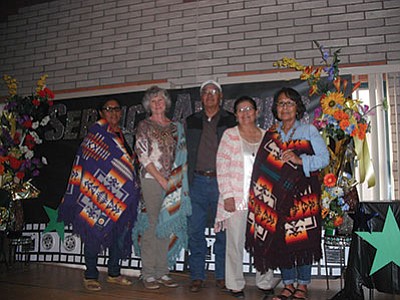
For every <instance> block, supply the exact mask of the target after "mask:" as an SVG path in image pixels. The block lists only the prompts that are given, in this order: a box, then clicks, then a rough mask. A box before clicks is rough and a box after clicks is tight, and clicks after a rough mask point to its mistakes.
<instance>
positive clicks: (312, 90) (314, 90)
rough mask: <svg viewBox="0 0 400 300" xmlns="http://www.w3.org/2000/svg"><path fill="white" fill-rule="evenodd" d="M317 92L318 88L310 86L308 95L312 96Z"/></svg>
mask: <svg viewBox="0 0 400 300" xmlns="http://www.w3.org/2000/svg"><path fill="white" fill-rule="evenodd" d="M317 92H318V86H317V85H316V84H314V85H312V86H310V90H309V91H308V95H309V96H312V95H314V94H316V93H317Z"/></svg>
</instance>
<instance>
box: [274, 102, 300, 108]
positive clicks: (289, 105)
mask: <svg viewBox="0 0 400 300" xmlns="http://www.w3.org/2000/svg"><path fill="white" fill-rule="evenodd" d="M276 106H278V107H285V106H287V107H293V106H296V102H294V101H279V102H278V103H277V104H276Z"/></svg>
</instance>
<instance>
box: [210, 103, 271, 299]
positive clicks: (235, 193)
mask: <svg viewBox="0 0 400 300" xmlns="http://www.w3.org/2000/svg"><path fill="white" fill-rule="evenodd" d="M234 113H235V115H236V118H237V121H238V125H237V126H235V127H233V128H229V129H227V130H226V131H225V132H224V135H223V136H222V139H221V143H220V145H219V148H218V152H217V179H218V188H219V192H220V198H219V202H218V209H217V216H216V219H215V228H214V229H215V231H216V232H219V231H220V230H226V262H225V264H226V265H225V274H226V275H225V276H226V278H225V284H226V287H227V288H228V289H229V290H230V291H231V294H232V296H234V297H237V298H244V292H243V289H244V287H245V279H244V276H243V264H241V263H238V262H243V253H244V245H245V239H246V220H247V207H248V195H249V187H250V180H251V174H252V170H253V163H254V158H255V156H256V154H257V150H258V148H259V146H260V143H261V141H262V138H263V135H264V130H262V129H260V128H259V127H257V125H256V120H257V114H258V111H257V105H256V102H255V101H254V100H253V99H252V98H251V97H248V96H243V97H240V98H238V99H237V100H236V101H235V104H234ZM272 279H273V272H272V270H269V271H268V272H267V273H265V274H260V273H259V272H257V273H256V284H257V287H258V288H259V289H261V290H262V291H264V293H265V294H266V295H269V294H273V287H272Z"/></svg>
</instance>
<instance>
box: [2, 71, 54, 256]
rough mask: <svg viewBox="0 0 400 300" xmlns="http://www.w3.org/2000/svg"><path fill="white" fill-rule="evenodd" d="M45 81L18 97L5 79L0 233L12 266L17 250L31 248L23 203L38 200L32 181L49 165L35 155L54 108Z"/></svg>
mask: <svg viewBox="0 0 400 300" xmlns="http://www.w3.org/2000/svg"><path fill="white" fill-rule="evenodd" d="M46 78H47V75H43V76H42V77H41V78H40V79H39V81H38V82H37V87H36V92H35V93H34V94H32V95H30V96H21V95H18V94H17V87H18V84H17V80H16V79H14V78H12V77H11V76H8V75H4V77H3V79H4V82H5V83H6V85H7V87H8V93H9V95H8V97H7V99H6V104H5V106H4V109H3V111H1V115H0V126H1V127H0V232H1V235H2V241H1V255H2V257H3V258H4V260H5V261H6V262H7V255H6V254H5V253H6V251H5V246H6V245H7V246H8V249H9V255H8V262H10V263H12V262H13V261H14V256H15V252H16V248H17V247H19V246H21V247H22V252H24V253H25V254H26V252H27V251H28V249H30V247H31V245H32V240H31V239H30V237H24V236H22V230H23V228H24V213H23V207H22V201H23V200H26V199H33V198H36V197H38V195H39V191H38V189H36V187H35V186H34V185H33V184H32V183H31V180H32V179H33V178H34V177H37V176H39V174H40V172H39V169H40V168H41V167H43V165H46V164H47V161H46V158H45V157H41V156H38V155H37V153H35V148H36V146H37V145H38V144H41V143H42V141H43V134H44V131H45V128H46V126H47V125H48V123H49V121H50V117H49V107H50V106H52V105H53V101H52V99H53V98H54V94H53V92H52V91H51V90H50V89H48V88H47V87H46V85H45V81H46ZM25 257H28V256H27V255H25Z"/></svg>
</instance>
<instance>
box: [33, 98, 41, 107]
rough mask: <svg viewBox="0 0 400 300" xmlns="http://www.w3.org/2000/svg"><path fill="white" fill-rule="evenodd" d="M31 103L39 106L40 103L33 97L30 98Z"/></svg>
mask: <svg viewBox="0 0 400 300" xmlns="http://www.w3.org/2000/svg"><path fill="white" fill-rule="evenodd" d="M32 104H33V105H35V106H39V105H40V101H39V100H38V99H36V98H35V99H33V100H32Z"/></svg>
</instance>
